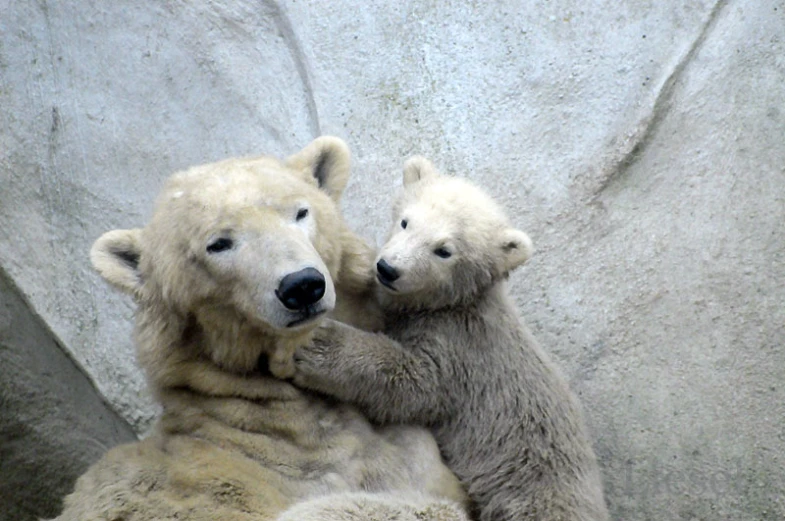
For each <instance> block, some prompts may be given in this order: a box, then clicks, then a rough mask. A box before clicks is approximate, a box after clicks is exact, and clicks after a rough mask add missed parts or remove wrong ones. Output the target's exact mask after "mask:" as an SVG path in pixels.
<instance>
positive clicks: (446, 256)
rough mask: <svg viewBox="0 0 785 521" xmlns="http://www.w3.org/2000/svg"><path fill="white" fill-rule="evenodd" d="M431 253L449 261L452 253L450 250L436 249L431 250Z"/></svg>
mask: <svg viewBox="0 0 785 521" xmlns="http://www.w3.org/2000/svg"><path fill="white" fill-rule="evenodd" d="M433 253H435V254H436V255H437V256H438V257H441V258H442V259H449V258H450V257H452V253H450V250H448V249H447V248H436V249H435V250H433Z"/></svg>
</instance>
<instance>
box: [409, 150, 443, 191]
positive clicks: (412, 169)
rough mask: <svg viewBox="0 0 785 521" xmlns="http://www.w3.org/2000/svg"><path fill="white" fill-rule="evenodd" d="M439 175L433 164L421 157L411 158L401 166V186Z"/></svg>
mask: <svg viewBox="0 0 785 521" xmlns="http://www.w3.org/2000/svg"><path fill="white" fill-rule="evenodd" d="M437 175H439V172H438V171H437V170H436V167H435V166H433V163H431V162H430V161H428V160H427V159H426V158H424V157H423V156H413V157H410V158H409V159H407V160H406V162H405V163H404V164H403V186H404V187H406V186H409V185H410V184H412V183H416V182H418V181H422V180H423V179H427V178H429V177H435V176H437Z"/></svg>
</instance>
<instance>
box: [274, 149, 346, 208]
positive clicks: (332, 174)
mask: <svg viewBox="0 0 785 521" xmlns="http://www.w3.org/2000/svg"><path fill="white" fill-rule="evenodd" d="M285 163H286V166H288V167H289V168H293V169H295V170H299V171H301V172H303V173H304V174H305V175H306V176H308V177H309V178H310V179H312V180H313V179H315V180H316V183H317V184H318V185H319V188H321V189H322V190H324V191H325V192H327V194H328V195H329V196H330V197H331V198H332V199H333V200H334V201H335V202H338V201H339V200H340V198H341V194H343V190H344V188H346V183H347V182H348V181H349V172H350V164H351V153H350V152H349V147H348V146H346V143H344V142H343V140H341V139H339V138H337V137H333V136H322V137H319V138H316V139H314V140H313V141H311V143H310V144H308V145H307V146H306V147H305V148H303V149H302V150H300V151H299V152H297V153H296V154H294V155H292V156H289V157H288V158H287V159H286V162H285Z"/></svg>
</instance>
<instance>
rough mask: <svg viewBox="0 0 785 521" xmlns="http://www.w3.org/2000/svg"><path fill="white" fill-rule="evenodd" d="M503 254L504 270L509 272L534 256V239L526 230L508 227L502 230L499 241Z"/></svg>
mask: <svg viewBox="0 0 785 521" xmlns="http://www.w3.org/2000/svg"><path fill="white" fill-rule="evenodd" d="M498 245H499V248H500V249H501V254H502V271H503V272H504V273H509V272H511V271H512V270H514V269H515V268H517V267H518V266H520V265H521V264H523V263H524V262H526V261H527V260H529V258H530V257H531V256H532V252H533V251H534V248H533V246H532V240H531V239H530V238H529V236H528V235H526V234H525V233H524V232H522V231H520V230H516V229H515V228H507V229H505V230H503V231H502V232H501V236H500V238H499V242H498Z"/></svg>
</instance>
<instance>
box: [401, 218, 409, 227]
mask: <svg viewBox="0 0 785 521" xmlns="http://www.w3.org/2000/svg"><path fill="white" fill-rule="evenodd" d="M408 224H409V221H407V220H406V219H404V220H403V221H401V228H403V229H404V230H405V229H406V226H407V225H408Z"/></svg>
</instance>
